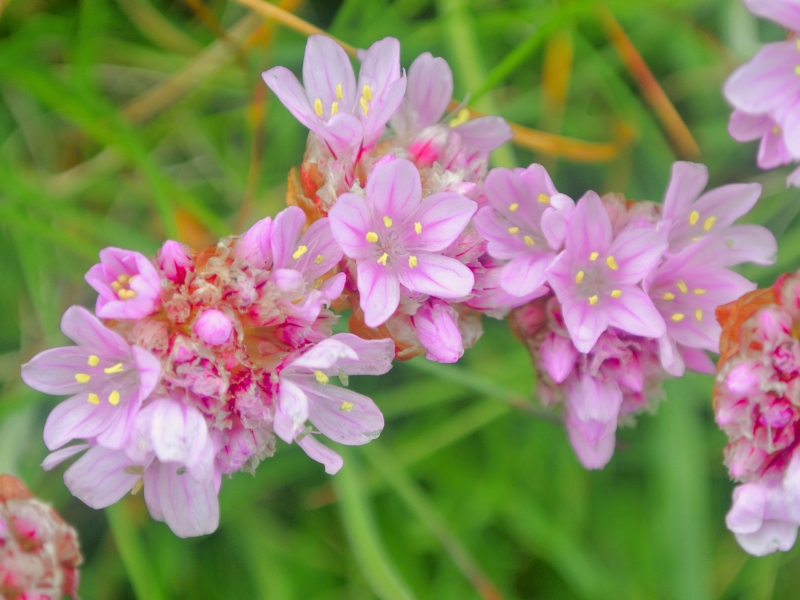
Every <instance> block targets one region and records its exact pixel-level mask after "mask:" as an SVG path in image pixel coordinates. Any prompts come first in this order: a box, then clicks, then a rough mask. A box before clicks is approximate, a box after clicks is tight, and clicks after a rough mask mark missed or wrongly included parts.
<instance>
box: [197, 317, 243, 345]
mask: <svg viewBox="0 0 800 600" xmlns="http://www.w3.org/2000/svg"><path fill="white" fill-rule="evenodd" d="M192 329H193V330H194V333H195V335H196V336H197V337H199V338H200V339H201V340H202V341H203V342H204V343H206V344H208V345H209V346H222V345H223V344H224V343H226V342H227V341H228V340H229V339H230V338H231V333H233V323H231V320H230V318H229V317H228V316H227V315H226V314H225V313H224V312H222V311H221V310H216V309H214V308H211V309H208V310H204V311H203V312H202V313H200V316H198V317H197V319H196V320H195V322H194V325H192Z"/></svg>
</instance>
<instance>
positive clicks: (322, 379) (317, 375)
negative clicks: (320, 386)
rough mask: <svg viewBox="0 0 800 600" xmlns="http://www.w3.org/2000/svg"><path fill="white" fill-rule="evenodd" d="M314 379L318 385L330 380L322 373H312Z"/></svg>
mask: <svg viewBox="0 0 800 600" xmlns="http://www.w3.org/2000/svg"><path fill="white" fill-rule="evenodd" d="M314 379H316V380H317V381H319V382H320V383H328V382H329V381H330V380H331V379H330V377H328V376H327V375H325V373H323V372H322V371H314Z"/></svg>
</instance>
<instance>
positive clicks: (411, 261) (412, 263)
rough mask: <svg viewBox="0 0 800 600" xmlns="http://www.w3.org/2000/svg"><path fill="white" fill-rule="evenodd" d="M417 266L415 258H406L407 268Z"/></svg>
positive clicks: (417, 262)
mask: <svg viewBox="0 0 800 600" xmlns="http://www.w3.org/2000/svg"><path fill="white" fill-rule="evenodd" d="M418 264H419V261H417V257H416V256H409V257H408V266H409V267H411V268H412V269H413V268H414V267H416V266H417V265H418Z"/></svg>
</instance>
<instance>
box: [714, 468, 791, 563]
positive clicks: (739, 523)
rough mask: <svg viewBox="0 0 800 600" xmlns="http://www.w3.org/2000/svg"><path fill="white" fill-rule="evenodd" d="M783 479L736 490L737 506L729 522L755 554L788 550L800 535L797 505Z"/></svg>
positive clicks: (754, 483) (738, 538)
mask: <svg viewBox="0 0 800 600" xmlns="http://www.w3.org/2000/svg"><path fill="white" fill-rule="evenodd" d="M793 501H794V502H796V501H797V498H792V497H787V493H786V491H785V489H784V486H783V485H782V481H781V480H780V479H771V480H769V481H757V482H753V483H745V484H744V485H740V486H737V487H736V489H734V490H733V506H732V507H731V509H730V511H729V512H728V514H727V516H726V517H725V524H726V525H727V526H728V529H730V530H731V531H732V532H733V533H734V535H735V536H736V541H738V542H739V544H740V545H741V546H742V548H743V549H744V550H745V551H747V552H749V553H750V554H752V555H754V556H766V555H767V554H772V553H773V552H775V551H777V550H781V551H782V552H787V551H788V550H791V548H792V546H794V543H795V540H796V539H797V526H798V521H797V512H798V511H797V509H796V508H795V509H794V510H792V508H791V503H792V502H793Z"/></svg>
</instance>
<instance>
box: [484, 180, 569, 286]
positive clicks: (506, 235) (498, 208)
mask: <svg viewBox="0 0 800 600" xmlns="http://www.w3.org/2000/svg"><path fill="white" fill-rule="evenodd" d="M483 193H484V194H485V195H486V197H487V198H488V200H489V205H488V206H484V207H483V208H481V209H480V210H479V211H478V213H477V214H476V215H475V226H476V227H477V228H478V231H480V233H481V235H482V236H483V237H484V238H486V240H487V241H488V246H487V251H488V253H489V256H491V257H492V258H495V259H499V260H508V262H507V263H506V264H505V266H503V267H502V270H501V272H500V286H501V287H502V288H503V289H504V290H505V291H506V292H508V293H509V294H513V295H516V296H527V295H528V294H530V293H531V292H533V291H535V290H536V289H537V288H539V287H541V286H542V285H544V284H545V282H546V277H545V270H546V269H547V267H549V266H550V264H551V263H552V262H553V259H554V258H555V257H556V253H557V252H558V251H559V250H561V247H562V245H563V243H564V237H565V236H566V230H567V222H568V219H569V217H570V216H571V214H572V211H573V210H574V208H575V203H574V202H573V201H572V199H570V198H569V197H567V196H565V195H563V194H559V193H558V191H557V190H556V188H555V186H554V185H553V182H552V180H551V179H550V176H549V175H548V174H547V171H545V169H544V167H542V166H541V165H531V166H530V167H528V168H527V169H514V170H513V171H512V170H510V169H493V170H492V171H490V172H489V175H488V176H487V177H486V181H485V183H484V185H483Z"/></svg>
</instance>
